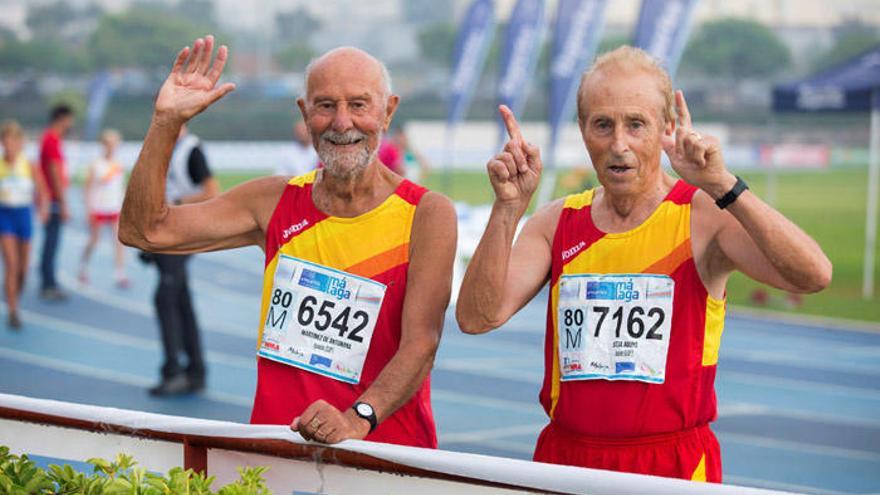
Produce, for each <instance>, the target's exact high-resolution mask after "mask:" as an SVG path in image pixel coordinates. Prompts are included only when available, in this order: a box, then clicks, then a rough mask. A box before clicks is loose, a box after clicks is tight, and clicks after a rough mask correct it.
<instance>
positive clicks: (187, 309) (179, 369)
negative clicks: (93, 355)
mask: <svg viewBox="0 0 880 495" xmlns="http://www.w3.org/2000/svg"><path fill="white" fill-rule="evenodd" d="M219 193H220V184H219V183H218V182H217V179H216V178H215V177H214V176H213V175H212V174H211V169H210V168H209V167H208V160H207V159H206V158H205V153H204V152H203V150H202V146H201V141H200V140H199V138H198V137H197V136H195V135H194V134H190V133H189V132H188V130H187V125H186V124H183V125H181V126H180V130H179V134H178V136H177V142H176V144H174V147H173V150H172V154H171V160H170V163H169V166H168V173H167V177H166V178H165V199H164V200H165V201H167V202H168V204H172V205H177V206H179V205H192V204H195V203H201V202H203V201H207V200H209V199H211V198H213V197H215V196H217V194H219ZM200 221H203V222H205V223H207V224H210V223H211V222H214V221H216V219H214V218H212V217H205V218H203V219H201V220H200ZM141 259H142V260H144V261H148V262H153V263H155V264H156V267H157V268H158V269H159V285H158V286H157V287H156V294H155V297H154V302H155V304H156V316H158V318H159V329H160V333H161V337H162V350H163V351H164V362H163V364H162V369H161V374H162V378H161V381H160V382H159V383H158V384H157V385H156V386H154V387H152V388H151V389H150V390H149V392H150V394H151V395H156V396H164V395H179V394H188V393H193V392H199V391H201V390H203V389H204V388H205V373H206V370H205V359H204V353H203V351H202V342H201V336H200V335H199V326H198V322H197V321H196V314H195V310H194V309H193V302H192V294H191V292H190V288H189V272H188V271H187V266H186V265H187V263H188V262H189V259H190V255H189V254H164V253H145V254H143V255H142V256H141ZM181 351H183V353H184V354H186V359H187V360H186V366H183V365H182V364H181V362H180V353H181Z"/></svg>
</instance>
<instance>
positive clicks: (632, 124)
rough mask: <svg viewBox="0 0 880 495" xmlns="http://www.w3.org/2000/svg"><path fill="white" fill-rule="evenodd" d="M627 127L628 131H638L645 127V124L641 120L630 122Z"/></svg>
mask: <svg viewBox="0 0 880 495" xmlns="http://www.w3.org/2000/svg"><path fill="white" fill-rule="evenodd" d="M629 127H630V129H635V130H638V129H641V128H643V127H645V123H644V122H642V121H641V120H633V121H632V122H630V123H629Z"/></svg>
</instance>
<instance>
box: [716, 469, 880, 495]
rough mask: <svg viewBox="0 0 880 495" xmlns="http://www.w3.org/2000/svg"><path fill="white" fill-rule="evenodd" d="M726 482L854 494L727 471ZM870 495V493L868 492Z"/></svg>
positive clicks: (819, 493) (821, 494)
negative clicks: (732, 473)
mask: <svg viewBox="0 0 880 495" xmlns="http://www.w3.org/2000/svg"><path fill="white" fill-rule="evenodd" d="M724 483H725V484H727V483H730V484H734V485H740V486H753V487H756V488H765V489H768V490H781V491H786V492H793V493H809V494H811V495H852V494H853V492H839V491H837V490H826V489H823V488H816V487H814V486H807V485H797V484H795V483H783V482H781V481H770V480H765V479H761V478H752V477H749V476H736V475H730V474H727V473H725V474H724ZM866 495H870V494H866Z"/></svg>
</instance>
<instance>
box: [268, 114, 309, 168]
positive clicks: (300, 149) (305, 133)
mask: <svg viewBox="0 0 880 495" xmlns="http://www.w3.org/2000/svg"><path fill="white" fill-rule="evenodd" d="M292 148H293V149H292V150H291V154H290V156H289V157H288V159H287V160H286V161H284V162H283V163H282V164H281V166H279V167H278V168H277V169H276V170H275V175H281V176H285V177H296V176H299V175H302V174H304V173H306V172H309V171H311V170H313V169H314V168H315V167H317V166H318V153H316V152H315V147H314V146H312V138H311V137H310V136H309V128H308V127H306V123H305V122H303V121H302V120H300V121H298V122H297V123H296V124H294V125H293V147H292Z"/></svg>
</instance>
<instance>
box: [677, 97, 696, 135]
mask: <svg viewBox="0 0 880 495" xmlns="http://www.w3.org/2000/svg"><path fill="white" fill-rule="evenodd" d="M675 109H676V110H677V111H678V121H679V125H681V126H683V127H691V126H692V124H693V123H692V122H691V112H690V110H688V105H687V102H686V101H685V99H684V93H682V91H681V90H680V89H679V90H677V91H676V92H675Z"/></svg>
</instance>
